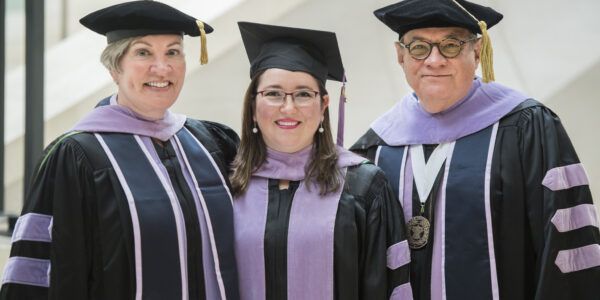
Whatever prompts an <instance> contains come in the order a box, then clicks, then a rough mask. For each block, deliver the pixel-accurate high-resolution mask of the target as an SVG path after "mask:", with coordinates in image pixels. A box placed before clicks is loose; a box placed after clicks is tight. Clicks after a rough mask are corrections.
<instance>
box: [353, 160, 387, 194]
mask: <svg viewBox="0 0 600 300" xmlns="http://www.w3.org/2000/svg"><path fill="white" fill-rule="evenodd" d="M386 185H387V179H386V177H385V174H384V173H383V171H382V170H381V169H380V168H379V167H378V166H376V165H374V164H372V163H370V162H368V163H363V164H360V165H356V166H352V167H349V168H348V170H347V172H346V182H345V187H344V189H345V190H346V192H348V193H350V194H352V195H355V196H360V197H361V198H371V197H370V196H372V195H374V194H377V193H378V191H380V190H382V189H383V188H384V187H385V186H386Z"/></svg>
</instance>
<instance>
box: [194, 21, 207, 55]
mask: <svg viewBox="0 0 600 300" xmlns="http://www.w3.org/2000/svg"><path fill="white" fill-rule="evenodd" d="M196 24H198V28H199V29H200V64H201V65H205V64H207V63H208V50H207V48H206V31H204V23H202V21H198V20H196Z"/></svg>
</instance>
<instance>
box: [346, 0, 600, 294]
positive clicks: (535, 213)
mask: <svg viewBox="0 0 600 300" xmlns="http://www.w3.org/2000/svg"><path fill="white" fill-rule="evenodd" d="M375 16H376V17H377V18H379V20H381V21H382V22H383V23H384V24H386V25H387V26H388V27H390V28H391V29H392V30H394V31H395V32H397V33H398V34H399V41H397V42H396V43H395V46H396V49H397V54H398V63H399V64H400V66H401V67H402V69H403V71H404V73H405V77H406V80H407V82H408V84H409V85H410V86H411V87H412V89H413V90H414V92H412V93H409V94H408V95H405V96H404V98H402V99H401V100H400V102H398V103H397V104H396V105H395V106H394V107H393V108H392V109H391V110H390V111H388V112H387V113H386V114H384V115H383V116H381V117H380V118H378V119H377V120H375V122H373V124H372V125H371V128H370V129H369V130H368V131H367V133H366V134H365V135H363V136H362V137H361V138H360V139H359V140H358V142H357V143H356V144H354V145H353V146H352V147H351V150H354V151H356V152H359V153H361V154H363V155H365V156H367V157H369V158H370V159H371V160H373V161H374V162H375V163H376V164H377V165H379V166H380V167H381V168H382V169H383V170H384V171H385V172H386V176H387V177H388V179H389V181H390V183H391V184H392V185H394V188H395V190H396V191H397V195H398V197H399V200H400V201H401V203H402V207H403V210H404V216H405V220H408V223H407V231H408V232H407V236H408V239H409V245H410V247H411V264H410V268H411V271H410V276H411V285H412V289H413V293H414V296H415V299H448V300H457V299H460V300H465V299H467V300H468V299H474V300H483V299H511V300H515V299H516V300H519V299H599V297H600V285H599V284H598V283H599V282H600V244H599V242H600V233H599V231H598V226H599V225H600V222H599V221H598V217H597V214H596V210H595V208H594V206H593V202H592V197H591V193H590V189H589V186H588V185H589V180H588V178H587V176H586V173H585V170H584V168H583V166H582V164H581V163H580V162H579V159H578V157H577V154H576V153H575V150H574V149H573V146H572V144H571V142H570V140H569V137H568V136H567V133H566V132H565V129H564V128H563V126H562V125H561V123H560V120H559V119H558V117H557V116H556V115H555V114H553V113H552V112H551V111H550V110H549V109H548V108H546V107H545V106H544V105H543V104H541V103H539V102H537V101H536V100H533V99H531V98H529V97H527V96H526V95H524V94H522V93H520V92H518V91H515V90H513V89H510V88H508V87H505V86H502V85H500V84H497V83H494V82H493V81H494V73H493V69H492V53H491V52H492V51H491V43H490V39H489V36H488V35H487V28H490V27H492V26H493V25H495V24H497V23H498V22H499V21H500V20H501V19H502V15H501V14H500V13H498V12H496V11H495V10H493V9H491V8H489V7H484V6H480V5H477V4H475V3H471V2H467V1H463V0H405V1H402V2H399V3H396V4H392V5H390V6H387V7H384V8H381V9H379V10H376V11H375ZM478 34H480V35H481V36H480V37H478ZM480 62H481V65H482V75H483V76H482V77H483V78H479V77H476V76H475V71H476V69H477V67H478V65H479V63H480Z"/></svg>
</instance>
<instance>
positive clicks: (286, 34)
mask: <svg viewBox="0 0 600 300" xmlns="http://www.w3.org/2000/svg"><path fill="white" fill-rule="evenodd" d="M238 26H239V28H240V33H241V34H242V40H243V41H244V47H245V48H246V53H247V54H248V59H249V60H250V64H251V66H250V78H252V77H254V75H256V73H257V72H259V71H261V70H265V69H270V68H279V69H284V70H288V71H302V72H306V73H309V74H312V75H313V76H315V77H316V78H317V79H318V80H320V81H321V82H323V83H324V82H325V81H326V80H327V79H333V80H337V81H342V78H343V77H344V66H343V65H342V58H341V56H340V49H339V47H338V43H337V39H336V36H335V33H333V32H328V31H319V30H310V29H302V28H293V27H283V26H274V25H266V24H258V23H250V22H238Z"/></svg>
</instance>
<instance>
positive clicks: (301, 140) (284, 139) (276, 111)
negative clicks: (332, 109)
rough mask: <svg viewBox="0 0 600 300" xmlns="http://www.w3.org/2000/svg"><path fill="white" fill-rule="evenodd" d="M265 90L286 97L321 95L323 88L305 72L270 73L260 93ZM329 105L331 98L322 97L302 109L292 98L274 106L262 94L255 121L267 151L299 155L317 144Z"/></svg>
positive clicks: (262, 80) (263, 79)
mask: <svg viewBox="0 0 600 300" xmlns="http://www.w3.org/2000/svg"><path fill="white" fill-rule="evenodd" d="M265 89H275V90H282V91H285V92H286V93H289V92H293V91H298V90H312V91H319V84H318V83H317V80H316V79H315V78H314V77H313V76H312V75H310V74H308V73H305V72H292V71H288V70H283V69H268V70H266V71H265V72H264V73H263V74H262V75H261V76H260V79H259V82H258V87H257V91H263V90H265ZM321 99H322V100H321ZM328 104H329V96H328V95H324V96H321V94H320V93H319V95H318V96H317V98H316V99H315V101H312V102H311V103H309V104H308V105H306V106H301V107H300V106H297V105H296V104H295V103H294V101H292V98H291V96H286V98H285V100H284V103H283V104H281V105H273V104H271V103H269V102H268V101H267V100H265V98H264V96H262V95H260V94H258V95H256V102H255V107H254V114H253V119H254V121H255V122H256V123H257V124H258V127H259V129H260V132H261V134H262V138H263V140H264V142H265V144H266V145H267V147H269V148H271V149H273V150H276V151H279V152H286V153H295V152H298V151H300V150H302V149H304V148H306V147H308V146H309V145H311V144H312V143H313V139H314V135H315V132H316V131H317V129H318V128H319V123H320V122H321V121H322V120H323V112H324V111H325V108H326V107H327V105H328Z"/></svg>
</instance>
